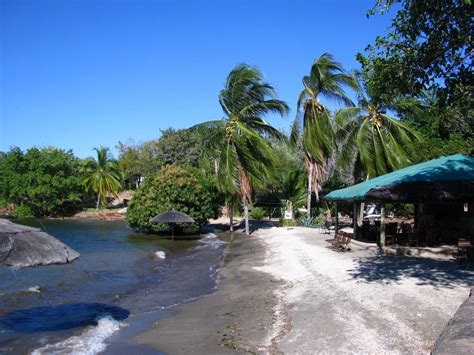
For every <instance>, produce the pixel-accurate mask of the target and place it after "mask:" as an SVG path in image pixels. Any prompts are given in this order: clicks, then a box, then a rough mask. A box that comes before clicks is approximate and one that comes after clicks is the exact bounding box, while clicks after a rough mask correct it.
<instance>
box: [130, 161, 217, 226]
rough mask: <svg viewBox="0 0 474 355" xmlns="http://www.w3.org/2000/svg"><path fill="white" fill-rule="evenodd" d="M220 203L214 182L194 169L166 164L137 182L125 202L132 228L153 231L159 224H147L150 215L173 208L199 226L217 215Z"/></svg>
mask: <svg viewBox="0 0 474 355" xmlns="http://www.w3.org/2000/svg"><path fill="white" fill-rule="evenodd" d="M221 203H222V198H221V195H220V194H219V193H218V192H217V189H216V187H215V185H214V183H213V182H212V181H210V180H209V179H206V178H204V177H202V176H201V175H200V173H199V171H198V170H197V169H195V168H183V167H178V166H175V165H168V166H165V167H163V168H162V169H161V170H160V171H158V172H157V173H155V174H152V175H149V176H148V177H147V178H146V179H145V181H144V182H143V183H142V184H141V185H140V187H139V188H138V190H137V192H136V193H135V195H134V196H133V199H132V201H131V202H130V204H129V206H128V209H127V221H128V223H129V225H130V226H131V227H133V228H137V229H139V230H142V231H144V232H153V231H156V230H157V229H158V228H160V227H161V226H160V225H158V226H155V225H152V224H150V222H149V221H150V218H152V217H154V216H156V215H157V214H159V213H162V212H166V211H169V210H172V209H173V208H174V209H176V210H177V211H179V212H183V213H186V214H188V215H190V216H191V217H192V218H193V219H194V220H195V221H196V226H198V227H201V226H203V225H204V224H206V223H207V220H208V219H209V218H216V217H218V215H219V211H220V206H221Z"/></svg>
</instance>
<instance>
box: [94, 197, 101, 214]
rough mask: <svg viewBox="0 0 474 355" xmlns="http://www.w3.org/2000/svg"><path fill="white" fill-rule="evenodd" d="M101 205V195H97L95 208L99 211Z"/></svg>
mask: <svg viewBox="0 0 474 355" xmlns="http://www.w3.org/2000/svg"><path fill="white" fill-rule="evenodd" d="M99 204H100V193H98V194H97V205H96V207H95V209H96V210H97V211H98V210H99Z"/></svg>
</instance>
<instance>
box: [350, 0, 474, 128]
mask: <svg viewBox="0 0 474 355" xmlns="http://www.w3.org/2000/svg"><path fill="white" fill-rule="evenodd" d="M394 2H395V1H394V0H378V1H377V3H376V6H375V7H374V9H372V10H371V11H370V12H369V13H370V14H374V13H376V12H377V11H378V10H379V9H381V12H385V11H387V10H388V9H389V8H390V7H391V6H392V4H393V3H394ZM397 2H398V1H397ZM400 3H401V8H400V10H399V11H398V12H397V14H396V16H395V17H394V19H393V20H392V25H391V26H390V28H389V31H388V33H387V34H386V35H385V36H381V37H378V38H377V39H376V41H375V44H374V45H370V46H368V47H367V49H366V55H365V56H364V55H362V54H359V55H358V59H359V61H360V62H361V63H362V65H363V68H364V70H365V71H366V72H367V73H369V74H370V81H369V82H368V85H369V86H370V87H371V89H372V91H373V92H374V95H375V96H374V99H375V100H376V101H378V100H379V99H381V100H382V101H385V102H387V101H390V100H392V99H394V98H397V97H400V96H405V95H409V96H413V97H418V96H419V95H421V94H422V92H423V91H425V90H427V89H429V90H431V91H432V92H433V93H434V94H435V95H436V97H437V105H438V108H439V109H447V110H446V111H445V112H444V122H445V123H448V124H447V125H446V130H445V134H446V135H449V134H462V135H464V136H465V137H472V136H473V135H474V113H473V107H474V105H473V100H474V99H473V95H472V92H473V91H474V87H473V85H474V84H473V83H474V77H473V71H472V53H473V41H472V18H473V17H474V6H473V4H472V1H470V0H444V1H439V0H403V1H400Z"/></svg>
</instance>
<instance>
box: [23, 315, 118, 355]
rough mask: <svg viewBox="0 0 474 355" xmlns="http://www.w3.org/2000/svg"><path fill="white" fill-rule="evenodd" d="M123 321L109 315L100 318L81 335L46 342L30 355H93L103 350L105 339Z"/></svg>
mask: <svg viewBox="0 0 474 355" xmlns="http://www.w3.org/2000/svg"><path fill="white" fill-rule="evenodd" d="M122 326H123V323H121V322H119V321H117V320H115V319H114V318H112V317H111V316H107V317H104V318H100V319H99V320H98V321H97V325H96V326H94V327H91V328H89V329H87V330H86V331H84V332H83V333H82V334H81V335H75V336H72V337H70V338H67V339H66V340H63V341H61V342H58V343H55V344H48V345H46V346H44V347H42V348H39V349H36V350H34V351H33V352H32V353H31V354H32V355H42V354H73V355H93V354H97V353H99V352H101V351H104V350H105V348H106V347H107V345H106V344H105V339H107V338H108V337H110V336H111V335H112V334H113V333H115V332H116V331H117V330H119V329H120V328H121V327H122Z"/></svg>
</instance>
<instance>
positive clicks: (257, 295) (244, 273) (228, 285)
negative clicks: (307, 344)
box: [132, 233, 282, 354]
mask: <svg viewBox="0 0 474 355" xmlns="http://www.w3.org/2000/svg"><path fill="white" fill-rule="evenodd" d="M263 244H264V242H263V241H262V240H260V239H258V238H254V237H247V236H245V235H243V234H241V233H235V234H234V237H233V240H232V242H231V243H230V244H229V249H228V250H227V252H226V254H225V256H224V259H223V262H222V265H221V267H220V269H219V274H218V279H217V290H216V292H214V293H213V294H210V295H207V296H204V297H202V298H200V299H198V300H196V301H193V302H188V303H184V304H181V305H178V306H177V307H176V308H174V309H173V310H172V311H173V313H174V315H173V316H171V317H168V318H163V319H160V320H159V323H158V325H156V326H155V327H153V329H150V330H147V331H146V332H143V333H142V334H139V335H137V336H135V337H134V338H133V340H132V341H133V343H135V344H138V345H141V346H147V347H149V348H152V349H154V350H155V351H159V352H164V353H169V354H174V353H218V354H225V353H235V352H236V351H237V352H262V351H263V352H272V350H273V349H272V347H273V343H272V340H273V337H274V335H273V334H272V330H273V327H270V328H269V327H268V324H274V323H275V322H276V321H278V319H277V318H276V317H275V309H276V307H277V305H278V297H277V295H276V294H275V292H274V291H275V289H276V288H277V287H278V286H281V285H282V282H281V281H280V280H277V279H275V278H274V277H272V276H271V275H269V274H267V273H262V272H260V271H258V270H255V269H254V268H256V267H259V266H263V265H264V262H265V257H266V255H265V254H266V253H265V250H266V248H265V247H264V245H263Z"/></svg>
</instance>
